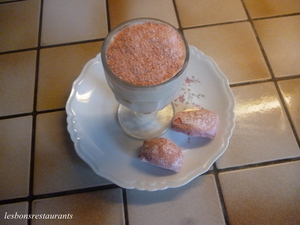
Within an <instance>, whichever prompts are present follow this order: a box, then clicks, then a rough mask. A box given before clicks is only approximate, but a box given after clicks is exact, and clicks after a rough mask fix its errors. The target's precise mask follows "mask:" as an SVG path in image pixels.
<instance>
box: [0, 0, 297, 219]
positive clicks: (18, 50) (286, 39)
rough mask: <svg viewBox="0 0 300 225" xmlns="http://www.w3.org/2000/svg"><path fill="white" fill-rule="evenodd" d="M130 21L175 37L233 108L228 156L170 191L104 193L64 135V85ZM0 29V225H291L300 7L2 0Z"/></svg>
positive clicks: (111, 188) (289, 0)
mask: <svg viewBox="0 0 300 225" xmlns="http://www.w3.org/2000/svg"><path fill="white" fill-rule="evenodd" d="M135 17H155V18H159V19H162V20H165V21H167V22H169V23H171V24H173V25H174V26H176V27H178V28H179V29H180V30H181V31H183V33H184V35H185V37H186V38H187V41H188V43H189V44H190V45H194V46H196V47H197V48H198V49H200V50H201V51H203V52H204V53H205V54H206V55H208V56H210V57H212V58H213V59H214V60H215V61H216V62H217V64H218V65H219V67H220V68H221V70H222V71H223V72H224V74H226V76H227V77H228V79H229V82H230V85H231V88H232V91H233V93H234V95H235V98H236V110H235V112H236V127H235V130H234V133H233V136H232V138H231V141H230V144H229V147H228V149H227V151H226V152H225V153H224V155H223V156H222V157H220V159H218V160H217V162H216V163H215V164H214V166H213V168H212V170H210V171H208V172H207V173H206V174H204V175H202V176H199V177H197V178H196V179H194V180H193V181H191V182H190V183H188V184H187V185H185V186H183V187H180V188H176V189H167V190H164V191H157V192H145V191H137V190H125V189H123V188H120V187H118V186H116V185H114V184H112V183H111V182H110V181H108V180H106V179H104V178H102V177H99V176H98V175H96V174H95V173H94V172H92V170H91V169H90V168H89V166H88V165H87V164H85V163H84V162H83V161H82V160H81V159H80V158H79V157H78V156H77V154H76V152H75V150H74V147H73V143H72V141H71V140H70V137H69V134H68V132H67V130H66V114H65V104H66V101H67V98H68V96H69V94H70V90H71V85H72V82H73V81H74V80H75V79H76V77H77V76H78V75H79V73H80V71H81V69H82V68H83V66H84V65H85V63H86V62H87V61H88V60H89V59H91V58H94V57H95V55H96V54H97V53H99V52H100V49H101V45H102V42H103V40H104V38H105V36H106V35H107V34H108V32H109V30H110V29H112V28H113V27H115V26H116V25H118V24H119V23H121V22H123V21H125V20H128V19H131V18H135ZM0 30H1V32H0V84H1V88H0V170H1V173H0V224H113V225H116V224H126V225H140V224H143V225H160V224H178V225H194V224H195V225H196V224H197V225H198V224H208V225H218V224H227V225H229V224H230V225H243V224H245V225H252V224H260V225H269V224H272V225H282V224H286V225H296V224H300V179H299V174H300V148H299V145H300V141H299V139H300V1H299V0H285V1H282V0H266V1H255V0H224V1H217V0H211V1H206V0H190V1H184V0H165V1H159V0H151V1H150V0H127V1H118V0H116V1H115V0H107V1H106V0H86V1H82V0H51V1H50V0H25V1H14V0H1V1H0ZM8 214H13V215H15V216H16V215H25V214H71V217H72V218H69V219H49V220H45V219H44V220H38V219H33V220H26V219H5V216H6V218H7V215H8Z"/></svg>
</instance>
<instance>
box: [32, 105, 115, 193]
mask: <svg viewBox="0 0 300 225" xmlns="http://www.w3.org/2000/svg"><path fill="white" fill-rule="evenodd" d="M66 127H67V124H66V114H65V112H64V111H61V112H54V113H46V114H41V115H38V117H37V127H36V142H35V158H34V194H44V193H50V192H59V191H65V190H71V189H77V188H85V187H91V186H97V185H102V184H110V182H109V181H107V180H106V179H104V178H102V177H99V176H98V175H96V174H95V173H94V172H93V171H92V169H91V168H90V167H89V166H88V165H87V164H85V162H83V161H82V160H81V159H80V158H79V156H78V155H77V154H76V152H75V150H74V147H73V143H72V141H71V139H70V137H69V134H68V132H67V128H66Z"/></svg>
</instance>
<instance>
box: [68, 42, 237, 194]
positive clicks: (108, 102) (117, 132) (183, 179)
mask: <svg viewBox="0 0 300 225" xmlns="http://www.w3.org/2000/svg"><path fill="white" fill-rule="evenodd" d="M190 54H191V55H190V61H189V64H188V67H187V70H188V77H187V79H186V81H185V83H184V85H183V87H182V90H181V93H180V95H179V96H178V97H177V98H176V99H175V101H174V105H175V108H176V111H179V110H183V109H186V108H193V107H195V106H196V107H199V106H201V107H203V108H206V109H208V110H211V111H213V112H216V113H217V114H219V116H220V125H219V130H218V133H217V135H216V137H215V138H214V139H213V140H210V139H205V138H199V137H198V138H197V137H193V138H191V137H188V136H186V135H184V134H182V133H177V132H175V131H172V130H168V131H167V132H166V133H164V134H163V135H162V136H163V137H166V138H169V139H171V140H172V141H174V142H175V143H176V144H177V145H178V146H180V147H181V148H182V149H183V154H184V163H183V166H182V168H181V170H180V172H178V173H175V172H172V171H169V170H166V169H162V168H159V167H156V166H153V165H150V164H147V163H144V162H140V161H139V159H138V158H137V155H138V153H139V151H140V147H141V146H142V144H143V141H141V140H136V139H133V138H131V137H129V136H127V135H126V134H125V133H124V132H123V130H122V129H121V127H120V126H119V124H118V121H117V117H116V115H117V108H118V103H117V102H116V100H115V98H114V95H113V93H112V91H111V90H110V88H109V86H108V84H107V83H106V80H105V77H104V71H103V67H102V63H101V59H100V54H98V55H97V56H96V57H95V58H94V59H91V60H90V61H89V62H88V63H87V64H86V65H85V66H84V68H83V70H82V72H81V74H80V75H79V77H78V78H77V79H76V80H75V81H74V83H73V87H72V91H71V94H70V96H69V99H68V102H67V105H66V112H67V122H68V127H67V128H68V131H69V133H70V136H71V139H72V141H73V142H74V145H75V150H76V152H77V154H78V155H79V156H80V157H81V158H82V159H83V160H84V161H85V162H86V163H87V164H88V165H89V166H90V167H91V168H92V169H93V170H94V172H95V173H96V174H98V175H100V176H102V177H105V178H106V179H108V180H110V181H112V182H113V183H115V184H117V185H119V186H121V187H123V188H136V189H139V190H148V191H155V190H162V189H166V188H169V187H179V186H182V185H184V184H186V183H188V182H189V181H191V180H192V179H193V178H195V177H197V176H198V175H200V174H202V173H204V172H206V171H207V170H208V169H209V168H210V167H211V165H212V164H213V163H214V162H215V161H216V160H217V159H218V158H219V157H220V156H221V155H222V154H223V153H224V151H225V150H226V148H227V146H228V144H229V138H230V137H231V134H232V131H233V128H234V108H235V99H234V96H233V94H232V92H231V90H230V87H229V84H228V80H227V78H226V76H225V75H224V74H223V73H222V72H221V71H220V69H219V68H218V66H217V65H216V63H215V62H214V61H213V60H212V59H211V58H210V57H208V56H205V55H204V54H203V53H202V52H201V51H199V50H197V49H196V48H195V47H193V46H190Z"/></svg>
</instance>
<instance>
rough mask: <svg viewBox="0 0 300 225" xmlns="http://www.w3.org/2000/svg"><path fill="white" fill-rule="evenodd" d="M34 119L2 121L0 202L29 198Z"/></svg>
mask: <svg viewBox="0 0 300 225" xmlns="http://www.w3.org/2000/svg"><path fill="white" fill-rule="evenodd" d="M31 127H32V117H31V116H26V117H19V118H13V119H7V120H0V137H1V139H0V155H1V157H0V171H1V173H0V181H1V182H0V183H1V184H0V186H1V188H0V200H4V199H10V198H19V197H27V196H28V194H29V173H30V160H31V159H30V158H31Z"/></svg>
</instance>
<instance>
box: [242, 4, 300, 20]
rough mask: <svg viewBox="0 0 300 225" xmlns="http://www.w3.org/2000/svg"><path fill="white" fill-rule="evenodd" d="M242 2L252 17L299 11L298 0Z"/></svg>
mask: <svg viewBox="0 0 300 225" xmlns="http://www.w3.org/2000/svg"><path fill="white" fill-rule="evenodd" d="M244 2H245V5H246V7H247V9H248V11H249V14H250V16H251V17H252V18H262V17H268V16H278V15H284V14H291V13H297V12H300V1H299V0H284V1H282V0H264V1H257V0H244Z"/></svg>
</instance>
